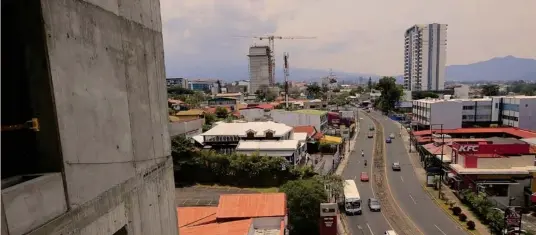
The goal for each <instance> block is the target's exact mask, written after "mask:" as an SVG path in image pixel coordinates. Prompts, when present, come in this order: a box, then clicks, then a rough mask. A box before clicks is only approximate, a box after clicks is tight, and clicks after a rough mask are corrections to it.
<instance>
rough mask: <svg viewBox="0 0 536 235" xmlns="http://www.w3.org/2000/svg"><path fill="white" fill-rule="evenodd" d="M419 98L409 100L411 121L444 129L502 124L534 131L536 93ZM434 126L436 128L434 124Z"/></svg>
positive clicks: (422, 125) (535, 123)
mask: <svg viewBox="0 0 536 235" xmlns="http://www.w3.org/2000/svg"><path fill="white" fill-rule="evenodd" d="M445 97H446V98H445V99H422V100H414V101H413V110H412V112H413V124H414V125H419V126H421V127H422V128H429V126H430V124H443V128H445V129H456V128H461V127H472V126H490V125H502V126H511V127H517V128H522V129H527V130H536V118H534V117H532V115H534V114H536V96H512V97H509V96H504V97H502V96H501V97H491V98H479V99H448V96H445ZM434 128H436V127H434Z"/></svg>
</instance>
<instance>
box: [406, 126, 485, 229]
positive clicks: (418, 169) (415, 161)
mask: <svg viewBox="0 0 536 235" xmlns="http://www.w3.org/2000/svg"><path fill="white" fill-rule="evenodd" d="M396 124H397V125H398V126H399V127H400V126H401V124H400V123H398V122H396ZM399 129H400V136H401V138H402V140H403V141H404V146H405V148H406V151H407V152H408V155H409V158H410V161H411V165H412V166H413V169H414V171H415V175H416V176H417V178H418V179H419V181H420V183H421V185H422V187H423V190H424V191H425V192H427V193H428V195H429V196H430V197H431V198H432V200H433V201H434V202H435V203H436V204H437V206H438V207H439V208H441V209H443V211H444V212H445V214H448V215H449V217H450V218H451V219H452V220H453V221H455V222H456V223H458V224H459V225H460V227H462V228H467V225H466V224H465V223H462V222H460V221H459V220H458V218H456V217H454V216H453V215H452V212H451V211H450V210H449V209H448V206H447V205H446V204H445V201H443V200H441V199H439V195H438V194H439V192H438V191H435V190H434V189H432V188H429V187H427V186H426V170H424V168H423V167H422V165H421V164H420V163H419V154H418V153H417V151H416V150H415V147H414V146H413V145H412V146H411V152H410V149H408V146H410V145H409V144H410V141H409V140H410V137H409V133H408V131H407V130H406V129H405V128H403V127H401V128H399ZM441 192H443V193H444V195H445V198H448V200H451V201H454V202H455V203H456V206H458V207H460V208H461V209H462V211H463V212H464V213H465V214H466V215H467V221H469V220H472V221H474V222H475V225H476V226H475V230H473V231H471V230H466V231H467V232H469V233H471V234H480V235H490V232H489V230H488V228H487V227H486V226H485V225H483V224H482V223H481V222H480V220H478V218H477V217H476V216H475V215H474V214H473V212H472V211H471V210H470V209H469V208H468V207H467V206H466V205H465V204H463V203H462V202H461V201H460V199H459V198H458V197H456V195H454V193H453V192H452V190H451V189H450V188H449V187H448V186H447V185H444V184H443V185H442V187H441ZM475 231H476V232H477V233H475Z"/></svg>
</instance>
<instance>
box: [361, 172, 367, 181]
mask: <svg viewBox="0 0 536 235" xmlns="http://www.w3.org/2000/svg"><path fill="white" fill-rule="evenodd" d="M361 181H363V182H368V181H369V177H368V174H367V172H361Z"/></svg>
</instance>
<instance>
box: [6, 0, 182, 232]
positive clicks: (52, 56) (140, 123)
mask: <svg viewBox="0 0 536 235" xmlns="http://www.w3.org/2000/svg"><path fill="white" fill-rule="evenodd" d="M144 3H145V4H139V1H135V0H125V1H121V3H120V4H118V2H117V1H94V0H67V1H65V0H36V1H2V17H6V19H10V22H12V24H9V25H7V24H6V25H2V43H5V45H9V46H8V47H2V58H10V59H9V60H7V59H6V60H2V120H1V122H2V172H1V175H2V197H1V200H2V203H1V213H2V214H1V216H0V217H1V220H2V221H1V223H2V224H1V234H2V235H15V234H27V235H37V234H50V235H60V234H78V235H92V234H102V235H127V234H128V235H145V234H166V235H177V234H178V225H177V209H176V204H175V185H174V178H173V161H172V158H171V149H170V136H169V133H168V125H169V120H168V114H167V94H166V82H165V80H164V78H165V77H166V75H165V70H164V48H163V39H162V21H161V18H160V1H159V0H146V1H144ZM4 26H6V27H4ZM3 45H4V44H3Z"/></svg>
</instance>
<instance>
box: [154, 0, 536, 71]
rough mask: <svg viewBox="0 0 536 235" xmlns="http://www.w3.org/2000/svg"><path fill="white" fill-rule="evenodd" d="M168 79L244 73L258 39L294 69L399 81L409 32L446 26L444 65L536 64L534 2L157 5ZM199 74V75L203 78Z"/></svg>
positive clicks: (313, 0)
mask: <svg viewBox="0 0 536 235" xmlns="http://www.w3.org/2000/svg"><path fill="white" fill-rule="evenodd" d="M160 7H161V14H162V22H163V29H162V30H163V38H164V53H165V58H166V70H167V74H168V77H170V76H181V70H192V69H193V70H199V71H206V70H218V69H220V70H223V69H225V68H227V67H233V66H246V67H247V63H248V58H247V53H248V48H249V46H250V45H253V44H254V43H256V44H257V45H264V44H266V41H265V40H264V41H258V40H255V39H254V38H252V37H253V36H263V35H276V36H285V37H293V36H294V37H315V38H314V39H293V40H277V41H276V42H275V54H276V63H277V64H278V65H277V67H279V66H280V65H281V61H282V56H283V52H288V53H289V54H290V58H289V64H290V66H291V68H292V67H296V68H309V69H322V70H328V69H333V70H335V71H343V72H349V73H356V72H360V73H370V74H378V75H399V74H402V71H403V63H404V58H403V56H404V55H403V49H404V32H405V30H406V29H407V28H409V27H411V26H412V25H415V24H428V23H442V24H448V30H447V65H452V64H469V63H474V62H478V61H484V60H488V59H491V58H493V57H504V56H508V55H513V56H515V57H522V58H536V14H534V9H536V0H513V1H505V0H447V1H445V0H442V1H439V0H403V1H401V0H383V1H371V0H331V1H328V0H160ZM201 73H202V72H201Z"/></svg>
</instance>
